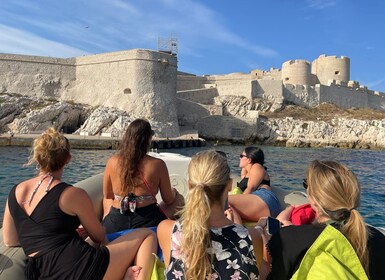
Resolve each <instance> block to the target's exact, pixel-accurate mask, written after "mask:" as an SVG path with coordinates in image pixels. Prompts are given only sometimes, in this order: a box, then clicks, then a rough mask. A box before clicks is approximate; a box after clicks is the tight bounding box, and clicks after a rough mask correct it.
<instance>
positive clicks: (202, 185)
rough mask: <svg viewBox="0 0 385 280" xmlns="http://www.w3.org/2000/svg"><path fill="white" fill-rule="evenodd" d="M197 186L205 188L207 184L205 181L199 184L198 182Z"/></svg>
mask: <svg viewBox="0 0 385 280" xmlns="http://www.w3.org/2000/svg"><path fill="white" fill-rule="evenodd" d="M196 187H199V188H201V189H204V188H205V184H203V183H198V184H196Z"/></svg>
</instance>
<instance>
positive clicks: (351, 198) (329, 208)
mask: <svg viewBox="0 0 385 280" xmlns="http://www.w3.org/2000/svg"><path fill="white" fill-rule="evenodd" d="M307 182H308V186H309V187H308V194H309V196H311V198H312V199H313V200H314V201H315V203H316V205H317V206H318V207H319V208H320V210H321V211H322V212H323V214H322V215H323V216H325V217H327V218H328V219H331V220H334V221H336V222H338V223H339V224H341V227H340V231H341V232H342V233H343V234H344V235H345V236H346V238H347V239H348V240H349V241H350V243H351V244H352V246H353V248H354V250H355V251H356V254H357V256H358V258H359V259H360V261H361V264H362V266H363V267H364V269H365V271H366V273H367V274H368V272H369V253H368V248H367V241H368V230H367V227H366V225H365V221H364V219H363V218H362V216H361V214H360V213H359V212H358V211H357V210H356V209H357V207H358V206H359V203H360V197H361V186H360V184H359V182H358V180H357V177H356V176H355V174H354V173H353V172H352V171H351V170H349V169H348V168H347V167H346V166H344V165H342V164H340V163H337V162H334V161H317V160H315V161H313V162H312V163H311V165H310V166H309V169H308V171H307Z"/></svg>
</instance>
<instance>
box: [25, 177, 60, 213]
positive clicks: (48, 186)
mask: <svg viewBox="0 0 385 280" xmlns="http://www.w3.org/2000/svg"><path fill="white" fill-rule="evenodd" d="M48 177H50V180H49V182H48V185H47V187H46V188H45V192H49V189H50V186H51V184H52V181H53V179H54V178H53V176H52V174H50V173H47V174H45V175H44V176H43V178H41V180H40V181H39V182H38V183H37V185H36V187H35V189H34V190H33V192H32V194H31V197H30V198H29V200H28V201H26V202H24V204H26V203H28V206H31V202H32V199H33V198H34V196H35V194H36V192H37V190H38V189H39V188H40V186H41V184H42V183H43V181H44V180H45V179H46V178H48Z"/></svg>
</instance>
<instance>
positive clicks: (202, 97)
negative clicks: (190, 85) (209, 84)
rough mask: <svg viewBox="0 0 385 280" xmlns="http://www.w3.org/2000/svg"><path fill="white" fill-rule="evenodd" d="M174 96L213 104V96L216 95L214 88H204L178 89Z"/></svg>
mask: <svg viewBox="0 0 385 280" xmlns="http://www.w3.org/2000/svg"><path fill="white" fill-rule="evenodd" d="M176 96H177V97H178V98H182V99H185V100H188V101H192V102H197V103H201V104H213V103H214V97H216V96H218V91H217V89H216V88H206V89H197V90H186V91H178V92H177V94H176Z"/></svg>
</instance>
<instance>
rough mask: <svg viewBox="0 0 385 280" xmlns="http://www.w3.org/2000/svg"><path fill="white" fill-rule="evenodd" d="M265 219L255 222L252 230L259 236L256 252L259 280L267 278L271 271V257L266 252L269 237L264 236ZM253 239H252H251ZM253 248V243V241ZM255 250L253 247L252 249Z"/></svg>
mask: <svg viewBox="0 0 385 280" xmlns="http://www.w3.org/2000/svg"><path fill="white" fill-rule="evenodd" d="M266 219H267V218H265V217H264V218H261V219H259V221H258V222H257V224H256V226H255V227H254V228H253V229H252V230H254V231H257V232H258V236H259V240H260V241H259V243H258V244H257V246H259V245H260V247H257V248H258V253H257V252H256V253H255V254H256V256H257V264H258V269H259V274H260V279H261V280H264V279H266V278H267V276H268V275H269V274H270V271H271V256H270V253H269V251H268V250H267V243H268V242H269V240H270V236H269V235H267V234H266V231H265V227H266ZM252 238H253V237H252ZM253 246H255V245H254V241H253ZM254 250H255V247H254ZM257 254H258V255H259V262H258V255H257Z"/></svg>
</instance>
